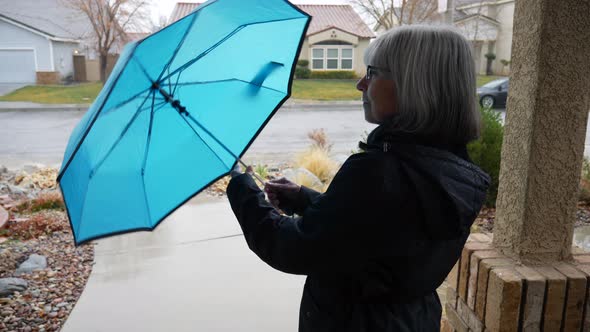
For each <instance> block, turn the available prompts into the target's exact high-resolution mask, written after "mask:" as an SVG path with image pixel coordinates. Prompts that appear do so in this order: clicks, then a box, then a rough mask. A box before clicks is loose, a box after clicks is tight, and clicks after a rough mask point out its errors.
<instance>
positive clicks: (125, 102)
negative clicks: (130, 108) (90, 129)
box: [100, 87, 151, 114]
mask: <svg viewBox="0 0 590 332" xmlns="http://www.w3.org/2000/svg"><path fill="white" fill-rule="evenodd" d="M150 89H151V87H150V88H147V89H144V90H142V91H140V92H138V93H137V94H135V95H133V96H132V97H130V98H128V99H126V100H124V101H122V102H120V103H118V104H117V105H115V106H113V107H111V108H109V109H108V110H106V111H105V110H101V111H100V113H101V114H102V113H108V112H110V111H111V110H114V109H117V108H119V107H121V106H123V105H125V104H127V103H129V102H130V101H132V100H133V99H135V98H137V97H139V96H141V95H142V94H143V93H145V92H146V91H149V90H150ZM149 96H150V95H149V93H148V95H147V96H146V98H149Z"/></svg>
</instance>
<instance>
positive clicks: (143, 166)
mask: <svg viewBox="0 0 590 332" xmlns="http://www.w3.org/2000/svg"><path fill="white" fill-rule="evenodd" d="M155 102H156V91H155V90H154V93H153V94H152V109H151V111H150V124H149V127H148V134H147V142H146V143H145V151H144V153H143V163H142V165H141V184H142V186H143V197H144V199H145V208H146V209H147V214H148V222H151V221H152V214H151V212H150V205H149V204H148V198H147V191H146V190H145V176H144V175H145V164H146V162H147V157H148V152H149V148H150V142H151V138H152V127H153V123H154V105H155ZM149 226H150V225H149V223H148V227H149Z"/></svg>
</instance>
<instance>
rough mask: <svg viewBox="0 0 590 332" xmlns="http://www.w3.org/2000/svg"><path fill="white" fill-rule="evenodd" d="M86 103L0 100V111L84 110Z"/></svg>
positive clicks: (87, 106) (86, 108)
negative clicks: (41, 102)
mask: <svg viewBox="0 0 590 332" xmlns="http://www.w3.org/2000/svg"><path fill="white" fill-rule="evenodd" d="M89 107H90V105H88V104H37V103H28V102H0V112H10V111H18V112H39V111H76V112H85V111H86V110H88V108H89Z"/></svg>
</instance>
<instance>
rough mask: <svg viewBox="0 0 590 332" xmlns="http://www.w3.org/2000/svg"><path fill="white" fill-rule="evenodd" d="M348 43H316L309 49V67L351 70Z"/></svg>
mask: <svg viewBox="0 0 590 332" xmlns="http://www.w3.org/2000/svg"><path fill="white" fill-rule="evenodd" d="M352 60H353V52H352V47H350V45H342V46H341V45H329V46H328V45H316V46H314V47H313V48H312V49H311V69H313V70H352Z"/></svg>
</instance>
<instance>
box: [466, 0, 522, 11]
mask: <svg viewBox="0 0 590 332" xmlns="http://www.w3.org/2000/svg"><path fill="white" fill-rule="evenodd" d="M509 2H514V0H498V1H486V2H481V3H473V4H471V5H465V6H461V7H457V8H455V9H458V10H463V9H470V8H477V7H479V6H482V7H483V6H497V5H503V4H505V3H509Z"/></svg>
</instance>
